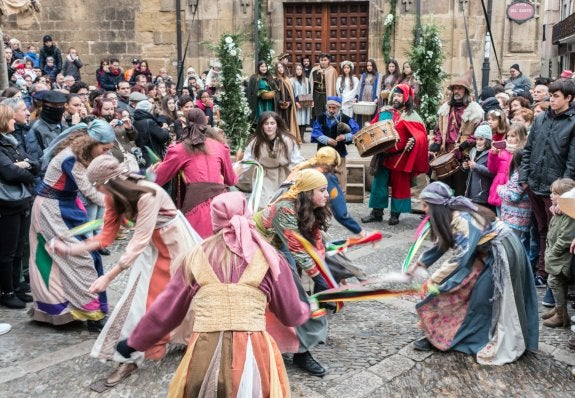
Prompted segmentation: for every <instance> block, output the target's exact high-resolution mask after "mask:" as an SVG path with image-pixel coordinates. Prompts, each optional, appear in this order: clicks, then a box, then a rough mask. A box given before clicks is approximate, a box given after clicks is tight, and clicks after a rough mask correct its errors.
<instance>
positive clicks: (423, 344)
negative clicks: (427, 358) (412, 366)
mask: <svg viewBox="0 0 575 398" xmlns="http://www.w3.org/2000/svg"><path fill="white" fill-rule="evenodd" d="M413 349H414V350H417V351H431V350H432V349H433V344H431V342H430V341H429V340H427V339H426V338H425V337H424V338H422V339H419V340H415V341H414V342H413Z"/></svg>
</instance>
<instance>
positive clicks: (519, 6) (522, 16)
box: [507, 0, 535, 23]
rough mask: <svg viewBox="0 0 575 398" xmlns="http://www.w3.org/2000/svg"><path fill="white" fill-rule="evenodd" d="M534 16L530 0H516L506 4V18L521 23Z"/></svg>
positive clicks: (533, 6)
mask: <svg viewBox="0 0 575 398" xmlns="http://www.w3.org/2000/svg"><path fill="white" fill-rule="evenodd" d="M534 16H535V5H534V4H533V3H531V2H530V1H525V0H517V1H514V2H513V3H511V4H509V5H508V6H507V18H509V19H510V20H512V21H513V22H517V23H523V22H525V21H528V20H530V19H531V18H533V17H534Z"/></svg>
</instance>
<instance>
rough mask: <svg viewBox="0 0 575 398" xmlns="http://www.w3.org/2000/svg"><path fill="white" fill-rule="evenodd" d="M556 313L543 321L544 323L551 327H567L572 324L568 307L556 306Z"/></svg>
mask: <svg viewBox="0 0 575 398" xmlns="http://www.w3.org/2000/svg"><path fill="white" fill-rule="evenodd" d="M555 310H556V312H555V315H553V316H552V317H551V318H549V319H546V320H544V321H543V325H545V326H549V327H551V328H566V327H569V325H571V319H570V318H569V314H568V313H567V307H565V306H562V307H555Z"/></svg>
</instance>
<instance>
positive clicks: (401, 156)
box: [393, 146, 407, 169]
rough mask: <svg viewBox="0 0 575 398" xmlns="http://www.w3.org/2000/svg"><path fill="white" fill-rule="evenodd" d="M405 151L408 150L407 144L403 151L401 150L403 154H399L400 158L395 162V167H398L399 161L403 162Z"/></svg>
mask: <svg viewBox="0 0 575 398" xmlns="http://www.w3.org/2000/svg"><path fill="white" fill-rule="evenodd" d="M405 152H407V146H406V147H405V148H403V152H401V155H400V156H399V159H397V162H395V166H393V168H394V169H395V168H396V167H397V165H398V164H399V162H401V158H403V155H405Z"/></svg>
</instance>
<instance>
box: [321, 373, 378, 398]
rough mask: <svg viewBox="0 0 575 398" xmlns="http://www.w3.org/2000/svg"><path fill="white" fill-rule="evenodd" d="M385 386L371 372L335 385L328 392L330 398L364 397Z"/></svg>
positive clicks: (354, 376)
mask: <svg viewBox="0 0 575 398" xmlns="http://www.w3.org/2000/svg"><path fill="white" fill-rule="evenodd" d="M382 384H383V380H382V379H381V378H380V377H379V376H376V375H375V374H373V373H370V372H361V373H358V374H356V375H353V376H351V377H349V378H346V379H342V380H340V381H339V382H336V383H334V384H333V387H331V388H329V389H328V390H327V391H326V395H327V396H328V397H364V396H367V395H368V394H369V393H371V392H372V391H374V390H375V389H377V388H378V387H380V386H381V385H382Z"/></svg>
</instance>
